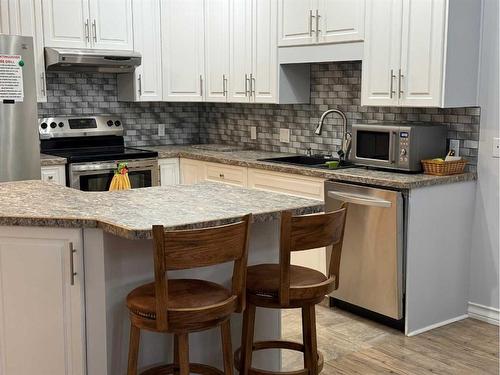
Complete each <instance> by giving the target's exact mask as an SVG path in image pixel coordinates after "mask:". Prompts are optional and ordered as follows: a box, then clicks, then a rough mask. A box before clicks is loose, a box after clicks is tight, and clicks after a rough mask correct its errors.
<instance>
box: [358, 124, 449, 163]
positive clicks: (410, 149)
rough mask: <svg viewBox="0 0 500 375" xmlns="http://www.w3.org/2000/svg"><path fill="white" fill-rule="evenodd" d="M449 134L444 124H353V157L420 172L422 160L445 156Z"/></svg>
mask: <svg viewBox="0 0 500 375" xmlns="http://www.w3.org/2000/svg"><path fill="white" fill-rule="evenodd" d="M446 135H447V129H446V126H444V125H434V124H422V123H412V124H409V123H405V124H353V125H352V149H351V156H350V159H351V161H352V162H354V163H355V164H359V165H365V166H369V167H379V168H387V169H394V170H400V171H407V172H419V171H421V170H422V166H421V164H420V161H421V160H423V159H433V158H437V157H444V156H445V154H446Z"/></svg>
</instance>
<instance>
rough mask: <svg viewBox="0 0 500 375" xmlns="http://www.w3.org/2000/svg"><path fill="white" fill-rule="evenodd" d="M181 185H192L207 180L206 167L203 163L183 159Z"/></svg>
mask: <svg viewBox="0 0 500 375" xmlns="http://www.w3.org/2000/svg"><path fill="white" fill-rule="evenodd" d="M180 166H181V184H183V185H192V184H196V183H198V182H201V181H203V180H204V179H205V165H204V163H203V162H201V161H197V160H190V159H181V160H180Z"/></svg>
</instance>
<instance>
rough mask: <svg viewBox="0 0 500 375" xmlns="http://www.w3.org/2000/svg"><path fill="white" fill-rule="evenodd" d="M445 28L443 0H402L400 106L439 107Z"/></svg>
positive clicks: (444, 5)
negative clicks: (403, 0) (403, 3)
mask: <svg viewBox="0 0 500 375" xmlns="http://www.w3.org/2000/svg"><path fill="white" fill-rule="evenodd" d="M445 27H446V1H444V0H406V1H405V6H404V13H403V33H402V37H403V43H402V44H401V46H402V51H401V78H400V80H401V84H400V94H401V104H402V105H403V106H405V107H419V106H420V107H421V106H423V107H438V106H439V104H440V98H441V88H442V82H443V69H442V67H443V58H444V54H443V51H444V36H445V33H446V31H445Z"/></svg>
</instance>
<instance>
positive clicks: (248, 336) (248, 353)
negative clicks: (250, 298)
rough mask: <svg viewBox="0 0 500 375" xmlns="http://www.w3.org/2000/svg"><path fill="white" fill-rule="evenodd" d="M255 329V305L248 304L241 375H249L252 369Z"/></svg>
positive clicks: (242, 348) (245, 315)
mask: <svg viewBox="0 0 500 375" xmlns="http://www.w3.org/2000/svg"><path fill="white" fill-rule="evenodd" d="M254 327H255V305H253V304H251V303H248V302H247V308H246V310H245V312H244V314H243V332H242V335H241V363H240V369H241V370H240V375H248V370H249V369H250V367H252V351H253V333H254Z"/></svg>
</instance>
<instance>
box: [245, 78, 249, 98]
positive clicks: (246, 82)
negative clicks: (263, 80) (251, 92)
mask: <svg viewBox="0 0 500 375" xmlns="http://www.w3.org/2000/svg"><path fill="white" fill-rule="evenodd" d="M245 96H248V74H245Z"/></svg>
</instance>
